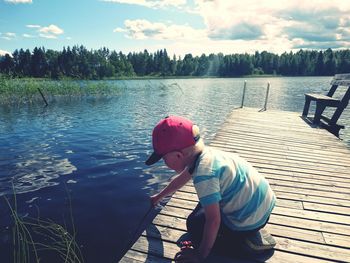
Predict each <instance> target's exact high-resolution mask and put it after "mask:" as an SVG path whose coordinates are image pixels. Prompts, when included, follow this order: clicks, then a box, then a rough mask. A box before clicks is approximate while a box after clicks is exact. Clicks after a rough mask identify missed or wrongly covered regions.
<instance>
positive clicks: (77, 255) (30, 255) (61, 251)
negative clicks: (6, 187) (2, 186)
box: [5, 188, 84, 263]
mask: <svg viewBox="0 0 350 263" xmlns="http://www.w3.org/2000/svg"><path fill="white" fill-rule="evenodd" d="M13 189H14V188H13ZM68 199H69V206H70V221H71V222H70V223H71V225H72V233H69V231H68V230H67V226H66V225H64V226H62V225H60V224H57V223H55V222H53V221H52V220H43V219H40V218H39V216H38V218H29V217H27V218H25V219H24V218H22V217H21V216H20V215H19V214H18V210H17V199H16V193H15V192H14V201H13V204H11V202H10V201H9V199H8V198H7V197H5V201H6V203H7V205H8V206H9V209H10V212H11V217H12V219H13V228H12V235H13V262H14V263H29V262H36V263H39V262H41V255H42V254H43V253H45V252H49V253H51V254H50V255H52V254H54V255H55V256H57V257H59V258H60V259H61V262H65V263H83V262H84V259H83V255H82V253H81V250H80V248H79V245H78V244H77V242H76V240H75V237H76V230H75V226H74V221H73V215H72V204H71V198H70V197H69V198H68Z"/></svg>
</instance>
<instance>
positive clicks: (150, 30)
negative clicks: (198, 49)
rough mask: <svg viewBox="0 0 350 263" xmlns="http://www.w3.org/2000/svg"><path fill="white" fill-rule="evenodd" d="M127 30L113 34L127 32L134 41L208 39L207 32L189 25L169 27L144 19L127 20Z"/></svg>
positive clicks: (122, 29)
mask: <svg viewBox="0 0 350 263" xmlns="http://www.w3.org/2000/svg"><path fill="white" fill-rule="evenodd" d="M124 25H125V28H120V27H118V28H116V29H114V30H113V32H125V33H126V36H127V37H129V38H132V39H148V38H149V39H157V40H191V39H203V38H206V34H205V30H198V29H194V28H192V27H190V26H188V25H167V24H164V23H153V22H150V21H148V20H144V19H137V20H125V22H124Z"/></svg>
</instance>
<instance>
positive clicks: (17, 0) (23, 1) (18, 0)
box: [5, 0, 33, 4]
mask: <svg viewBox="0 0 350 263" xmlns="http://www.w3.org/2000/svg"><path fill="white" fill-rule="evenodd" d="M5 2H8V3H12V4H31V3H32V2H33V1H32V0H5Z"/></svg>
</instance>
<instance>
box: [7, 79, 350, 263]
mask: <svg viewBox="0 0 350 263" xmlns="http://www.w3.org/2000/svg"><path fill="white" fill-rule="evenodd" d="M330 80H331V78H330V77H317V78H313V77H305V78H271V79H268V78H253V79H248V82H247V83H248V86H247V93H246V96H245V105H246V106H249V107H257V108H261V107H262V106H263V105H264V98H265V92H266V85H267V82H268V81H270V83H271V90H270V96H269V100H268V109H279V110H288V111H296V112H300V113H301V112H302V108H303V104H304V93H305V92H317V93H318V92H321V93H326V92H327V90H328V88H329V82H330ZM243 83H244V79H239V78H237V79H168V80H128V81H110V82H109V85H111V86H115V88H116V89H120V93H119V96H116V97H114V98H112V99H102V98H100V99H93V98H88V99H83V100H74V99H73V100H63V101H56V102H53V103H51V104H50V105H49V106H48V107H46V108H44V107H42V105H40V104H39V103H38V104H36V105H31V106H29V105H23V106H22V107H13V108H4V107H3V108H0V142H1V145H0V147H1V148H0V200H1V201H0V219H1V220H0V237H1V238H0V258H1V259H2V262H8V261H9V260H10V259H9V258H10V257H11V254H12V250H11V248H10V244H11V242H12V241H11V221H10V218H9V210H8V208H7V206H6V204H5V203H4V200H3V198H2V197H1V196H4V195H6V196H7V197H9V198H10V199H11V200H12V201H13V189H12V183H13V184H14V187H15V191H16V195H17V202H18V212H19V213H20V215H21V216H24V217H26V216H27V217H28V216H31V217H37V216H38V215H39V216H40V217H41V218H44V219H52V220H54V221H56V222H58V223H62V224H64V223H65V222H66V223H67V221H69V220H67V218H68V219H69V208H70V205H69V204H70V201H71V204H72V211H73V218H74V224H75V228H76V229H77V232H78V234H77V242H78V243H79V244H80V246H81V249H82V252H83V254H84V256H85V261H86V262H115V260H116V259H117V258H118V256H119V255H120V253H121V251H122V250H123V248H125V246H126V244H127V243H128V240H130V238H131V236H132V235H133V234H134V231H135V228H136V226H138V225H139V222H140V220H141V219H142V218H143V216H144V214H145V213H146V212H147V211H148V208H149V199H148V196H149V195H150V194H152V193H154V192H156V191H159V190H160V189H161V188H162V187H163V186H164V184H165V183H166V182H167V180H168V179H169V178H170V177H171V175H172V172H170V171H168V170H166V169H165V167H164V165H163V164H162V163H160V164H158V165H157V166H155V167H151V168H149V167H146V166H145V165H144V161H145V159H146V158H147V156H148V154H150V153H151V131H152V128H153V126H154V125H155V124H156V123H157V122H158V120H159V119H160V118H162V117H165V116H167V115H171V114H176V115H183V116H185V117H187V118H190V119H192V120H193V121H194V122H195V123H197V124H198V125H199V126H200V128H201V133H202V137H204V140H205V142H206V143H209V142H210V140H211V139H212V138H213V137H214V136H215V133H216V131H217V129H218V128H219V127H220V125H221V124H222V123H223V122H224V120H225V118H226V116H227V114H229V113H231V112H232V110H233V109H234V108H235V107H238V106H240V105H241V98H242V88H243ZM340 122H342V123H344V124H345V125H346V126H347V129H346V130H345V131H343V132H342V137H343V138H344V140H345V141H346V142H347V143H349V142H350V133H349V129H350V114H349V109H347V110H346V112H345V113H344V114H343V116H342V119H341V120H340ZM349 145H350V143H349ZM67 225H68V228H69V229H71V225H70V224H69V223H67ZM3 259H4V261H3ZM51 262H55V260H52V261H51Z"/></svg>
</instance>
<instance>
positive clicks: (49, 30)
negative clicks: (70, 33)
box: [39, 25, 64, 35]
mask: <svg viewBox="0 0 350 263" xmlns="http://www.w3.org/2000/svg"><path fill="white" fill-rule="evenodd" d="M39 32H41V33H44V34H45V35H61V34H63V32H64V31H63V30H62V29H61V28H59V27H58V26H56V25H49V26H46V27H42V28H40V29H39Z"/></svg>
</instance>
